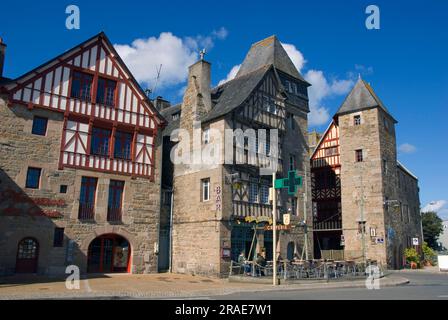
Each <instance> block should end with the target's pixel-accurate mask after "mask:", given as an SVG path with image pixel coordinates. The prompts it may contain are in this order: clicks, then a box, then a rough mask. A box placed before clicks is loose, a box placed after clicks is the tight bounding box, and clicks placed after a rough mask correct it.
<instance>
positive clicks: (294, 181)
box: [274, 170, 302, 196]
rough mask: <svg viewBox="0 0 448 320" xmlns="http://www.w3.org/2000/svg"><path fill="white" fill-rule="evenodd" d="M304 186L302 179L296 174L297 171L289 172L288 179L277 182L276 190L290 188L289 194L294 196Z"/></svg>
mask: <svg viewBox="0 0 448 320" xmlns="http://www.w3.org/2000/svg"><path fill="white" fill-rule="evenodd" d="M301 186H302V177H299V176H298V175H297V174H296V171H295V170H293V171H289V172H288V178H285V179H277V180H275V186H274V188H275V189H286V188H288V194H289V195H290V196H294V195H295V194H296V193H297V188H298V187H301Z"/></svg>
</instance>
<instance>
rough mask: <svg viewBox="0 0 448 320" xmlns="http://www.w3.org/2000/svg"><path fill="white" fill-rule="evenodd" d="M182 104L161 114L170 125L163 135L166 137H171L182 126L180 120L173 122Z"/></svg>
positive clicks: (164, 110)
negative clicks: (174, 115)
mask: <svg viewBox="0 0 448 320" xmlns="http://www.w3.org/2000/svg"><path fill="white" fill-rule="evenodd" d="M181 105H182V104H180V103H179V104H176V105H174V106H171V107H168V108H165V109H163V110H161V111H160V114H161V115H162V116H163V117H164V118H165V120H166V121H167V122H168V125H167V126H166V127H165V129H164V130H163V135H164V136H169V135H171V133H172V132H173V131H174V130H175V129H178V128H179V125H180V118H179V119H177V120H173V114H175V113H177V112H179V111H180V108H181Z"/></svg>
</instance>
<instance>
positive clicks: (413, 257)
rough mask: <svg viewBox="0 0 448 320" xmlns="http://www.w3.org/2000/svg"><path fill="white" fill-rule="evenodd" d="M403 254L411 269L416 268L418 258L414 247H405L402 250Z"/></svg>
mask: <svg viewBox="0 0 448 320" xmlns="http://www.w3.org/2000/svg"><path fill="white" fill-rule="evenodd" d="M404 256H405V257H406V263H407V264H408V265H410V267H411V269H417V268H418V267H419V263H420V259H419V256H418V252H417V250H415V248H406V249H405V250H404Z"/></svg>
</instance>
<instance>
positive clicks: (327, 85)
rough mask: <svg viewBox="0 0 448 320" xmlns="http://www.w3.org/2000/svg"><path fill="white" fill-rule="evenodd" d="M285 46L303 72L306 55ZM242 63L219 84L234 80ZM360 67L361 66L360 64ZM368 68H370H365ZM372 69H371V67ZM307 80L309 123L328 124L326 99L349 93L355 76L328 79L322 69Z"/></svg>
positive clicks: (313, 72) (310, 72) (307, 76)
mask: <svg viewBox="0 0 448 320" xmlns="http://www.w3.org/2000/svg"><path fill="white" fill-rule="evenodd" d="M282 46H283V48H284V49H285V51H286V52H287V53H288V55H289V57H290V59H291V61H292V62H293V63H294V66H295V67H296V68H297V70H298V71H299V72H302V69H303V68H304V66H305V64H306V63H307V61H306V59H305V57H304V55H303V54H302V52H300V50H298V49H297V48H296V46H294V45H293V44H289V43H282ZM240 66H241V65H236V66H233V67H232V69H231V70H230V72H229V73H228V74H227V76H226V78H225V79H223V80H221V81H220V82H219V85H221V84H223V83H225V82H227V81H230V80H232V79H233V78H234V77H235V76H236V74H237V73H238V70H239V68H240ZM358 68H360V66H358ZM365 69H368V68H365ZM369 70H370V69H369ZM304 78H305V80H307V81H308V82H309V83H311V85H312V86H311V87H310V88H309V89H308V95H309V105H310V114H309V118H308V120H309V125H310V126H318V125H323V124H326V123H327V122H328V121H329V119H330V113H329V110H328V108H326V107H325V105H324V101H325V99H328V98H331V97H334V96H338V95H344V94H347V93H348V92H349V91H350V89H351V88H352V87H353V85H354V81H353V79H354V77H353V76H350V75H349V76H348V78H347V79H332V80H331V81H328V80H327V78H326V77H325V74H324V72H323V71H321V70H308V72H306V73H305V76H304Z"/></svg>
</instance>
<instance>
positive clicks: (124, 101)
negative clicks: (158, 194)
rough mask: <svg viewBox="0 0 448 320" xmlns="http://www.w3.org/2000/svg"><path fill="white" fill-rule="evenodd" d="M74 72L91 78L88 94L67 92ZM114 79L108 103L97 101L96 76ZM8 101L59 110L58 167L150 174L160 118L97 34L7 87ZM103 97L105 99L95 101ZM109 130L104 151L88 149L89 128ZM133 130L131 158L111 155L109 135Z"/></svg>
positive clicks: (120, 61) (115, 55)
mask: <svg viewBox="0 0 448 320" xmlns="http://www.w3.org/2000/svg"><path fill="white" fill-rule="evenodd" d="M75 72H80V73H82V74H86V75H90V76H92V77H93V81H92V85H91V88H90V94H87V95H83V96H81V97H78V96H76V95H73V96H72V87H73V81H72V80H73V75H74V73H75ZM99 79H103V80H111V81H114V83H115V84H116V85H115V92H114V96H113V103H110V105H107V104H106V103H107V102H108V101H110V100H108V101H106V100H105V99H98V100H97V91H98V80H99ZM7 90H8V93H9V95H10V97H9V99H10V104H9V105H12V104H23V105H25V106H27V107H28V108H29V109H32V108H34V107H37V108H42V109H47V110H51V111H56V112H60V113H62V114H63V115H64V123H63V133H62V139H61V150H60V159H59V168H60V169H63V168H64V167H72V168H83V169H89V170H95V171H101V172H103V171H104V172H113V173H121V174H125V175H132V176H142V177H146V178H149V179H151V180H153V178H154V161H153V160H154V157H155V156H154V155H155V147H154V141H155V137H156V135H157V132H158V130H159V128H160V127H162V126H163V125H164V124H165V123H164V120H163V118H162V117H161V116H160V114H159V113H158V111H157V110H156V109H155V108H154V106H153V105H152V103H151V102H150V101H149V100H148V98H147V97H146V95H145V93H144V92H143V90H142V89H141V88H140V86H139V85H138V83H137V81H136V80H135V79H134V77H133V76H132V74H131V73H130V71H129V70H128V68H127V67H126V65H125V64H124V62H123V61H122V60H121V58H120V57H119V56H118V53H117V52H116V51H115V49H114V47H113V45H112V44H111V43H110V41H109V40H108V38H107V37H106V35H105V34H104V33H100V34H98V35H96V36H94V37H92V38H91V39H89V40H87V41H85V42H84V43H82V44H80V45H78V46H76V47H75V48H73V49H71V50H69V51H68V52H66V53H64V54H62V55H60V56H59V57H57V58H55V59H53V60H51V61H49V62H47V63H45V64H43V65H42V66H40V67H38V68H36V69H34V70H32V71H30V72H28V73H27V74H25V75H23V76H22V77H20V78H18V79H16V80H15V81H14V82H13V83H12V84H10V85H8V86H7ZM98 101H103V102H104V103H98ZM93 127H101V128H106V129H109V130H111V132H112V135H111V139H110V149H111V150H110V152H109V155H108V156H98V155H92V154H90V150H91V148H90V146H91V140H92V128H93ZM117 130H120V131H123V132H128V133H130V134H132V136H133V137H134V138H133V141H132V146H131V154H132V157H131V159H114V157H113V155H114V153H113V147H114V134H115V132H116V131H117Z"/></svg>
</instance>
